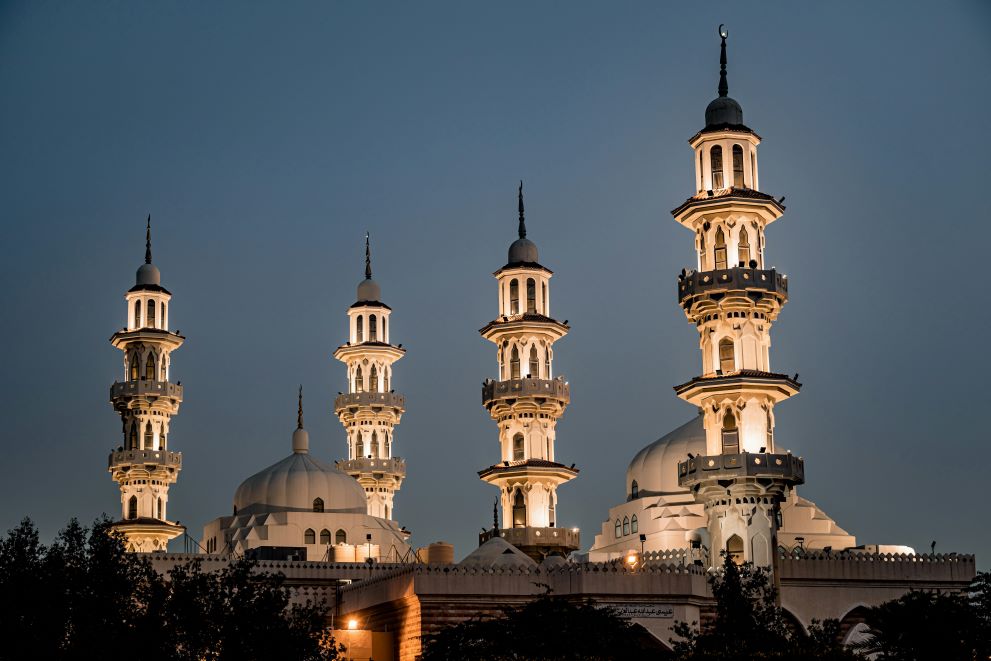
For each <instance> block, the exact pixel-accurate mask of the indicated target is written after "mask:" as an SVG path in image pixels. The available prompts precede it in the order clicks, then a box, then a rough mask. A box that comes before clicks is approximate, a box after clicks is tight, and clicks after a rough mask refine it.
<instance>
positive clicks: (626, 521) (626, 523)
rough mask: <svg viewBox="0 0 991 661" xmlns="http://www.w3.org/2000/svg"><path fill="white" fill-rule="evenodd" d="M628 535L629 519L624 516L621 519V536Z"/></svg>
mask: <svg viewBox="0 0 991 661" xmlns="http://www.w3.org/2000/svg"><path fill="white" fill-rule="evenodd" d="M629 534H630V517H628V516H624V517H623V535H624V536H625V535H629Z"/></svg>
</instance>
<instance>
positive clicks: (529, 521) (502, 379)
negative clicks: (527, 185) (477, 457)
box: [478, 182, 579, 559]
mask: <svg viewBox="0 0 991 661" xmlns="http://www.w3.org/2000/svg"><path fill="white" fill-rule="evenodd" d="M519 214H520V220H519V235H520V238H519V239H517V240H516V241H514V242H513V244H512V245H511V246H510V247H509V261H508V262H507V264H506V265H505V266H503V267H502V268H501V269H499V270H498V271H496V272H495V274H494V275H495V277H496V280H498V282H499V316H498V317H497V318H496V319H495V320H494V321H490V322H489V323H488V324H486V325H485V327H484V328H482V329H481V330H480V331H479V332H480V333H481V334H482V337H484V338H485V339H486V340H490V341H491V342H492V343H493V344H495V345H496V347H497V349H496V353H497V356H498V360H499V378H498V379H497V380H495V381H493V380H491V379H486V381H485V383H484V384H483V385H482V404H483V406H485V408H486V410H488V412H489V415H491V416H492V419H493V420H495V421H496V423H497V424H498V425H499V448H500V453H499V454H500V461H499V462H498V463H496V464H494V465H492V466H490V467H488V468H486V469H485V470H482V471H479V473H478V475H479V477H480V478H481V479H482V480H484V481H485V482H488V483H489V484H492V485H495V486H497V487H499V493H500V496H499V499H500V503H501V505H502V529H501V530H499V529H493V530H492V531H489V532H484V533H482V535H481V536H480V541H481V542H484V541H486V540H487V539H489V537H492V536H493V535H501V536H502V537H504V538H505V539H506V540H507V541H509V542H510V543H511V544H513V545H514V546H516V547H517V548H519V549H521V550H522V551H524V552H525V553H527V554H528V555H530V556H531V557H534V558H536V559H540V558H542V557H543V556H546V555H549V554H567V553H569V552H571V551H573V550H575V549H577V548H578V546H579V535H578V530H577V529H567V528H562V527H559V526H558V520H559V519H558V509H557V505H558V503H557V488H558V487H559V486H560V485H562V484H564V483H565V482H568V481H569V480H572V479H573V478H574V477H575V476H577V475H578V469H576V468H575V467H574V466H575V465H574V464H571V466H570V467H568V466H565V465H563V464H559V463H557V462H556V461H554V441H555V437H556V433H555V427H556V425H557V419H558V418H560V417H561V416H562V415H564V409H565V408H566V407H567V406H568V402H569V401H570V400H571V392H570V388H569V386H568V383H567V382H566V381H565V380H564V379H562V378H561V377H557V378H554V376H553V370H552V363H553V360H554V349H553V346H554V342H556V341H557V340H559V339H561V338H562V337H564V336H565V335H567V333H568V326H567V324H563V323H561V322H559V321H557V320H555V319H553V318H552V317H551V316H550V289H549V281H550V278H551V275H553V272H552V271H551V270H550V269H547V268H545V267H543V266H541V265H540V264H539V263H538V262H537V246H536V245H534V243H533V242H532V241H530V240H529V239H528V238H526V223H525V220H524V215H523V182H520V190H519Z"/></svg>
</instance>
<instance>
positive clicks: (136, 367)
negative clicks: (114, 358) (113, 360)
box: [127, 351, 141, 381]
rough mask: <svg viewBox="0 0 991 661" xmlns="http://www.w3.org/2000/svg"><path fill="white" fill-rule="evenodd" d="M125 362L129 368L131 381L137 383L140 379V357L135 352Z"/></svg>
mask: <svg viewBox="0 0 991 661" xmlns="http://www.w3.org/2000/svg"><path fill="white" fill-rule="evenodd" d="M127 362H128V363H130V366H131V381H137V380H138V379H140V378H141V356H139V355H138V352H137V351H135V352H134V353H132V354H131V358H130V360H128V361H127Z"/></svg>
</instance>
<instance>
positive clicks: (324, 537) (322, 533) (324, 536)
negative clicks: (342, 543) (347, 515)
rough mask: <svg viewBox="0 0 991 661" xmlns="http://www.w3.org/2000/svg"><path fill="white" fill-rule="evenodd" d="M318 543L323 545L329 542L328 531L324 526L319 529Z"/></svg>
mask: <svg viewBox="0 0 991 661" xmlns="http://www.w3.org/2000/svg"><path fill="white" fill-rule="evenodd" d="M320 543H321V544H323V545H324V546H327V545H328V544H330V531H329V530H327V529H326V528H324V529H323V530H321V531H320Z"/></svg>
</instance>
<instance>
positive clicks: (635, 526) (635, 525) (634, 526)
mask: <svg viewBox="0 0 991 661" xmlns="http://www.w3.org/2000/svg"><path fill="white" fill-rule="evenodd" d="M638 532H640V523H639V522H638V521H637V515H636V514H634V515H633V518H632V519H630V534H632V535H636V534H637V533H638Z"/></svg>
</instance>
